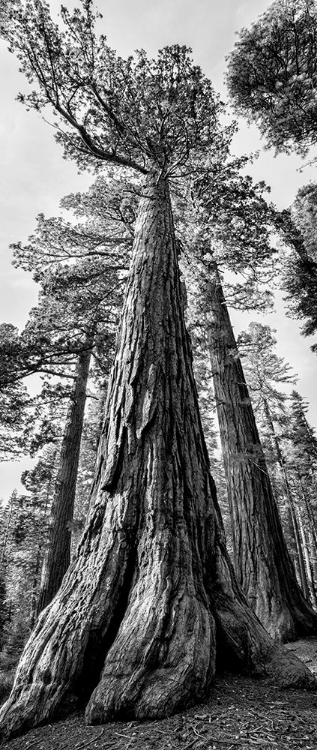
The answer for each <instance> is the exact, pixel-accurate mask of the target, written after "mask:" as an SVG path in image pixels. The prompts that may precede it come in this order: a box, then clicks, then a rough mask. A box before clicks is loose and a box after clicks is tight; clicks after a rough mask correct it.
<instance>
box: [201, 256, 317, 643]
mask: <svg viewBox="0 0 317 750" xmlns="http://www.w3.org/2000/svg"><path fill="white" fill-rule="evenodd" d="M204 304H205V307H206V315H207V318H206V319H207V330H208V341H209V349H210V357H211V363H212V370H213V381H214V389H215V398H216V407H217V414H218V420H219V426H220V436H221V444H222V450H223V456H224V464H225V471H226V477H227V483H228V498H229V505H230V514H231V519H232V531H233V548H234V559H235V569H236V575H237V577H238V580H239V581H240V583H241V586H242V588H243V590H244V592H245V594H246V596H247V598H248V601H249V603H250V604H251V606H252V608H253V610H254V612H255V613H256V614H257V616H258V617H259V619H260V620H261V622H262V624H263V625H264V627H265V628H266V630H267V631H268V632H269V633H270V634H271V635H272V637H273V638H276V639H278V640H280V641H284V642H285V641H290V640H294V639H296V638H297V637H299V636H303V635H307V634H313V633H314V632H316V629H317V613H315V612H314V611H313V610H312V609H311V607H310V606H309V604H308V602H307V601H306V600H305V598H304V596H303V594H302V592H301V590H300V588H299V586H298V583H297V580H296V575H295V570H294V568H293V564H292V561H291V558H290V556H289V553H288V550H287V547H286V544H285V540H284V537H283V532H282V527H281V522H280V518H279V514H278V509H277V506H276V502H275V499H274V496H273V492H272V487H271V483H270V478H269V475H268V471H267V467H266V462H265V458H264V454H263V450H262V446H261V443H260V439H259V434H258V430H257V426H256V422H255V418H254V413H253V409H252V405H251V401H250V397H249V393H248V389H247V385H246V383H245V379H244V375H243V370H242V365H241V361H240V358H239V354H238V350H237V345H236V341H235V338H234V334H233V330H232V326H231V322H230V318H229V314H228V310H227V307H226V303H225V299H224V295H223V290H222V286H221V281H220V277H219V273H218V270H217V267H216V264H215V263H211V264H210V267H209V275H208V278H207V279H206V281H205V288H204Z"/></svg>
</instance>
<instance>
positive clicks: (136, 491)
mask: <svg viewBox="0 0 317 750" xmlns="http://www.w3.org/2000/svg"><path fill="white" fill-rule="evenodd" d="M146 191H147V192H146V195H145V197H144V198H143V199H142V201H141V205H140V210H139V216H138V220H137V226H136V233H135V241H134V249H133V258H132V265H131V270H130V278H129V283H128V286H127V293H126V299H125V303H124V308H123V313H122V325H121V332H120V336H119V340H118V344H117V354H116V359H115V363H114V368H113V372H112V376H111V378H110V383H109V391H108V403H107V419H106V422H105V425H104V429H103V437H102V440H101V442H100V446H99V456H98V460H97V485H98V492H97V497H96V501H95V504H94V507H93V508H92V510H91V513H90V514H89V517H88V521H87V525H86V528H85V531H84V534H83V538H82V540H81V543H80V545H79V548H78V553H77V558H76V559H75V561H74V562H73V563H72V565H71V567H70V569H69V572H68V574H67V575H66V576H65V578H64V581H63V583H62V586H61V588H60V590H59V592H58V594H57V596H56V597H55V599H54V600H53V602H52V603H51V605H50V606H49V607H47V608H46V609H45V610H44V611H43V612H42V614H41V616H40V618H39V620H38V622H37V625H36V627H35V630H34V632H33V634H32V636H31V638H30V640H29V642H28V644H27V646H26V649H25V652H24V654H23V656H22V659H21V662H20V665H19V668H18V672H17V675H16V679H15V683H14V687H13V691H12V694H11V696H10V698H9V700H8V701H7V703H6V704H5V706H4V707H3V709H2V712H1V720H2V727H3V730H2V731H3V734H7V735H8V734H11V735H13V734H16V733H18V732H21V730H22V729H24V728H26V727H29V726H33V725H35V724H39V723H43V722H45V721H49V720H50V719H51V718H53V717H57V716H60V715H61V714H62V713H64V714H65V713H67V712H69V711H71V710H72V709H74V708H76V707H78V706H80V705H83V704H87V702H88V705H87V708H86V720H87V721H88V722H89V723H100V722H105V721H107V720H110V719H115V718H119V717H120V718H121V717H123V716H125V717H129V718H130V719H131V718H133V717H137V718H158V717H162V716H165V715H167V714H170V713H172V712H173V711H175V710H177V709H181V708H184V707H185V706H187V705H189V704H191V703H194V702H196V701H198V700H200V699H202V698H204V697H205V696H207V695H208V692H209V689H210V684H211V679H212V676H213V674H214V672H215V665H216V641H217V644H218V645H219V654H218V655H219V660H220V661H221V659H222V657H223V659H224V658H226V659H227V660H228V663H230V661H231V663H232V662H233V663H234V664H235V665H236V666H237V665H240V666H241V668H242V669H243V668H244V669H245V668H249V669H250V670H251V671H252V670H256V671H258V672H262V673H263V672H264V673H267V672H271V673H273V674H275V676H276V678H277V679H280V680H281V681H282V682H284V684H285V683H286V684H292V685H306V686H309V685H312V684H314V680H313V678H312V675H311V674H310V673H309V672H308V670H307V668H306V667H305V666H304V665H303V664H301V663H300V662H299V661H298V660H297V659H296V658H295V657H294V656H292V655H291V654H290V655H288V654H286V652H284V649H282V648H281V647H280V646H278V645H276V644H274V643H273V642H272V641H271V639H270V637H269V636H268V634H267V633H266V632H265V631H264V629H263V628H262V626H261V625H260V623H259V621H258V620H257V618H256V617H255V615H254V614H253V612H252V611H251V609H250V608H249V607H248V605H247V603H246V600H245V599H244V597H243V595H242V592H241V591H240V589H239V588H238V586H237V583H236V581H235V578H234V573H233V570H232V566H231V563H230V561H229V559H228V555H227V553H226V549H225V546H224V537H223V531H222V525H221V521H220V517H219V513H218V509H217V501H216V495H215V488H214V483H213V480H212V478H211V476H210V472H209V464H208V456H207V450H206V446H205V442H204V438H203V434H202V429H201V423H200V418H199V413H198V407H197V394H196V389H195V384H194V380H193V373H192V365H191V353H190V349H189V342H188V337H187V333H186V330H185V326H184V319H183V313H182V305H181V299H180V285H179V276H178V264H177V257H176V250H175V242H174V231H173V223H172V215H171V209H170V202H169V194H168V185H167V180H166V179H164V177H163V176H158V175H157V174H154V175H151V176H150V177H149V178H148V181H147V184H146ZM216 625H217V627H216Z"/></svg>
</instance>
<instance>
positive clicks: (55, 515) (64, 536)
mask: <svg viewBox="0 0 317 750" xmlns="http://www.w3.org/2000/svg"><path fill="white" fill-rule="evenodd" d="M92 343H93V335H92V334H89V335H88V336H87V339H86V342H85V344H86V346H85V349H84V350H83V351H82V352H81V353H80V354H79V355H78V362H77V367H76V372H75V383H74V388H73V392H72V395H71V401H70V406H69V409H68V414H67V417H66V425H65V429H64V435H63V439H62V446H61V453H60V458H59V468H58V472H57V477H56V481H55V489H54V497H53V506H52V519H51V528H50V535H49V542H48V545H49V547H48V551H47V554H46V556H45V558H44V562H43V569H42V578H41V587H40V596H39V602H38V612H41V610H42V609H44V607H46V606H47V604H49V603H50V601H52V599H53V597H54V596H55V594H56V592H57V591H58V589H59V587H60V585H61V582H62V580H63V577H64V575H65V573H66V571H67V568H68V566H69V563H70V550H71V535H72V521H73V515H74V502H75V494H76V483H77V473H78V463H79V454H80V444H81V436H82V431H83V423H84V413H85V403H86V392H87V381H88V374H89V365H90V360H91V352H92Z"/></svg>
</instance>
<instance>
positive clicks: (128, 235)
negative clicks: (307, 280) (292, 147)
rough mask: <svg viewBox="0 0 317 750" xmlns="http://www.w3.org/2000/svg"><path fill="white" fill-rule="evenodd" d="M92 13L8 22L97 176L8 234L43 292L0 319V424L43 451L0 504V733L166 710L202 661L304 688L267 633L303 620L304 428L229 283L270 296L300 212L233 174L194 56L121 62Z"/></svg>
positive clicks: (308, 546) (307, 538)
mask: <svg viewBox="0 0 317 750" xmlns="http://www.w3.org/2000/svg"><path fill="white" fill-rule="evenodd" d="M305 6H306V8H307V14H308V15H309V12H310V7H311V3H310V2H308V0H307V2H306V3H305ZM97 18H98V14H97V13H96V12H95V11H94V8H93V5H92V2H91V0H82V2H81V8H77V9H75V10H74V11H72V12H70V11H68V10H67V8H65V7H63V8H62V9H61V21H62V29H60V28H59V27H58V25H57V24H55V23H54V22H53V20H52V18H51V16H50V10H49V6H48V5H47V4H46V3H45V2H42V1H41V0H26V2H23V3H22V2H19V1H18V0H16V1H15V2H14V3H13V4H12V6H10V7H9V8H8V10H7V14H6V17H5V22H4V25H3V34H4V36H5V37H6V39H7V40H8V44H9V47H10V49H11V51H12V52H14V54H15V55H16V56H17V57H18V59H19V61H20V65H21V69H22V71H23V72H24V74H25V76H26V78H27V80H28V82H29V83H30V84H32V86H34V87H35V88H34V89H32V90H31V91H29V92H28V93H26V94H20V95H19V98H20V100H21V102H22V104H25V105H26V106H27V107H28V108H29V109H31V110H32V109H33V110H35V111H36V112H42V111H43V110H44V109H45V108H46V107H49V108H52V109H53V112H54V116H55V118H57V119H56V133H55V138H56V140H57V141H58V143H60V144H61V145H62V147H63V150H64V156H66V158H69V159H72V160H73V161H75V163H76V164H77V166H78V168H79V169H80V170H85V169H89V170H91V171H92V172H93V173H95V174H96V175H97V179H96V180H95V182H94V183H93V185H92V187H91V188H90V190H89V191H88V192H87V193H86V194H83V195H80V194H73V195H70V196H67V197H66V198H64V199H63V201H62V206H63V208H64V209H68V210H69V211H71V212H72V218H71V220H70V221H69V222H68V221H66V220H65V219H64V218H59V217H53V218H50V219H46V218H45V217H44V216H43V215H40V216H39V217H38V220H37V227H36V229H35V232H34V234H33V235H32V236H31V237H30V238H29V241H28V243H27V244H26V245H23V244H22V243H21V242H17V243H16V244H15V246H14V263H15V264H16V265H18V266H19V267H22V268H25V269H26V270H31V271H32V272H33V274H34V279H35V280H36V281H37V283H38V284H39V289H40V291H39V304H38V306H37V307H36V308H34V309H33V310H32V311H31V313H30V317H29V320H28V323H27V325H26V327H25V329H24V330H23V331H22V332H21V334H19V333H18V332H17V331H16V330H15V329H14V328H13V326H10V325H9V324H5V325H3V326H1V331H0V333H1V339H0V351H1V353H2V355H3V356H2V360H1V366H0V387H1V389H2V391H3V394H4V401H3V409H2V412H3V414H2V416H1V423H0V424H1V430H2V431H3V435H4V438H5V435H6V433H7V432H8V434H9V441H8V443H7V444H6V445H4V446H3V451H4V453H5V455H7V453H9V454H10V455H16V456H18V455H20V453H21V451H23V450H29V451H30V452H33V454H35V453H37V454H38V462H37V464H36V466H35V468H34V469H33V470H32V471H29V472H26V473H25V475H24V477H23V483H24V486H25V488H26V493H27V494H25V496H24V495H23V496H22V495H21V496H18V495H17V493H13V495H12V496H11V498H10V501H9V504H8V505H7V506H6V507H5V508H3V509H1V520H2V521H3V524H2V530H1V537H0V541H1V559H2V568H1V572H0V606H1V607H2V610H1V613H0V644H1V645H2V649H3V652H5V653H6V655H7V657H8V655H9V656H10V654H11V655H12V656H13V660H14V656H16V655H19V654H20V653H21V650H22V647H23V646H24V650H23V651H22V653H21V657H20V660H19V663H18V667H17V671H16V675H15V680H14V684H13V688H12V692H11V694H10V696H9V698H8V700H7V701H6V703H5V704H4V705H3V707H2V709H1V711H0V733H1V736H3V737H11V736H14V735H16V734H19V733H21V732H23V731H25V730H26V729H28V728H30V727H33V726H36V725H39V724H42V723H45V722H50V721H51V720H53V719H56V718H58V717H61V716H65V715H67V714H69V713H71V712H72V711H74V710H76V709H78V708H80V709H81V708H85V717H86V721H87V722H88V723H91V724H98V723H104V722H106V721H109V720H113V719H117V718H122V717H129V718H140V719H144V718H159V717H163V716H166V715H168V714H170V713H172V712H174V711H177V710H180V709H183V708H184V707H186V706H189V705H191V704H193V703H195V702H196V701H198V700H202V699H203V698H206V697H207V696H208V694H209V692H210V689H211V684H212V679H213V677H214V675H215V672H216V669H217V668H219V667H221V666H222V667H223V666H226V667H229V668H231V669H232V668H234V669H236V670H240V671H248V672H249V673H251V674H256V675H269V676H270V677H271V678H272V679H273V680H275V681H276V682H277V683H278V684H281V685H284V686H291V687H306V688H310V687H314V686H315V684H316V683H315V679H314V677H313V676H312V674H311V673H310V672H309V670H308V669H307V667H306V666H305V665H304V664H303V663H302V662H300V661H299V660H298V659H296V657H295V656H294V655H293V654H292V653H291V652H287V651H286V650H285V649H284V647H283V645H282V642H284V641H287V640H294V639H295V638H296V637H298V636H305V635H310V634H316V630H317V612H316V609H315V606H316V585H317V581H316V573H317V548H316V539H317V536H316V533H315V532H316V528H315V521H314V518H315V499H314V491H315V481H316V455H317V448H316V445H317V443H316V438H315V435H314V432H313V430H312V428H311V427H310V425H309V423H308V421H307V417H306V411H307V409H306V405H305V402H304V400H303V399H302V397H301V395H300V394H299V393H297V392H296V391H293V393H292V395H291V396H290V397H288V396H286V395H284V394H282V395H280V394H279V393H278V391H277V388H276V383H280V382H283V383H285V382H289V375H288V368H287V366H285V365H284V364H283V363H281V362H280V361H279V359H278V357H277V356H276V355H275V354H274V351H273V348H274V336H273V334H271V332H270V330H269V329H268V328H265V327H261V326H258V327H257V326H256V325H255V324H253V327H252V326H251V327H250V330H249V332H244V333H243V334H241V336H240V338H239V340H238V342H236V341H235V338H234V334H233V331H232V327H231V323H230V318H229V313H228V310H227V305H226V298H225V295H228V299H229V300H230V299H231V301H232V304H236V305H238V306H240V307H242V308H248V309H255V310H256V309H259V308H260V309H266V307H267V306H268V305H269V304H270V299H271V293H270V287H269V282H270V280H271V279H272V277H273V276H274V275H275V269H276V267H277V264H280V265H281V266H282V271H283V268H284V266H283V257H284V255H283V253H288V254H291V253H293V252H296V253H297V255H298V257H299V258H300V260H301V261H302V260H303V257H305V258H306V255H307V256H308V255H309V257H311V256H312V255H313V253H312V250H311V248H310V245H309V238H310V237H311V233H312V228H311V227H312V225H313V221H314V212H313V211H311V210H310V209H309V210H307V208H306V204H305V207H303V205H302V203H301V201H300V197H299V198H298V200H297V203H296V205H295V204H294V207H293V208H292V209H290V210H289V211H286V212H284V213H283V212H282V213H280V212H278V211H277V209H275V207H274V206H273V205H271V204H269V203H268V201H267V198H266V189H265V185H264V184H263V183H260V184H258V185H254V184H253V182H252V180H251V178H249V177H246V176H245V174H244V172H243V170H244V169H245V167H246V164H247V159H246V158H244V157H243V158H241V159H233V158H232V157H231V156H230V143H231V138H232V135H233V133H234V130H235V126H234V125H229V126H226V127H224V126H223V124H222V121H221V116H222V114H223V105H222V104H221V102H220V100H219V98H218V97H217V95H216V94H215V92H214V90H213V88H212V86H211V83H210V82H209V80H208V79H207V78H206V77H205V76H204V75H203V73H202V71H201V69H200V68H199V67H198V66H196V65H195V64H194V62H193V60H192V57H191V51H190V50H189V49H187V48H186V47H184V46H179V45H174V46H170V47H165V48H164V49H163V50H161V51H160V52H159V53H158V56H157V59H156V60H153V59H149V58H148V57H147V55H146V53H145V52H144V51H143V50H142V51H139V52H137V53H136V54H135V56H134V57H130V58H128V59H127V60H124V59H122V58H120V57H119V56H118V55H117V54H116V53H115V52H114V51H113V50H112V49H111V48H110V47H109V46H108V44H107V41H106V38H105V37H104V36H103V35H101V36H97V34H96V31H95V24H96V20H97ZM305 18H306V16H305ZM309 19H310V15H309ZM293 20H294V19H293ZM295 20H296V19H295ZM294 23H295V22H294ZM295 26H296V24H295ZM296 32H297V26H296ZM307 44H308V45H310V44H311V39H310V37H309V41H308V42H307ZM309 49H310V46H309ZM287 138H289V136H287ZM301 211H302V213H304V218H303V217H302V214H300V212H301ZM309 211H310V213H309ZM296 212H297V213H296ZM299 214H300V215H301V218H299ZM308 214H309V219H308ZM312 214H313V215H312ZM309 221H311V223H310V224H309ZM305 222H306V223H305ZM304 225H305V226H304ZM308 225H309V226H308ZM307 227H308V228H307ZM277 234H278V235H279V238H280V244H281V245H283V250H282V251H281V256H280V257H281V258H282V260H281V261H280V260H277V256H278V250H277V247H276V242H275V241H274V238H273V235H274V237H275V236H276V235H277ZM299 248H300V250H299ZM286 265H287V264H286V263H285V266H286ZM289 268H290V264H289V265H288V269H289ZM228 272H230V273H231V274H234V275H235V280H234V282H233V283H230V284H229V283H226V279H225V277H226V273H228ZM282 275H283V273H282V272H281V276H282ZM223 276H224V279H223ZM294 278H295V276H294V274H293V276H292V279H293V280H294ZM282 283H283V284H284V286H285V288H286V289H291V283H292V281H290V280H289V276H288V271H286V272H284V277H283V282H282ZM295 314H299V313H298V309H297V310H296V311H295ZM304 314H306V308H305V311H304ZM189 332H190V333H189ZM190 334H191V337H192V338H190ZM261 346H262V349H261ZM264 352H265V356H264ZM266 355H267V356H266ZM244 361H245V375H244V373H243V369H242V364H243V363H244ZM265 365H267V367H266V369H265ZM261 367H262V370H261ZM35 373H38V374H41V377H42V388H41V392H40V393H39V395H38V396H36V397H34V398H33V399H31V398H30V397H29V396H28V393H27V389H26V387H25V383H26V382H27V378H28V377H29V376H31V375H33V374H35ZM194 373H196V376H197V384H196V381H195V374H194ZM248 376H249V380H248ZM257 378H258V379H257ZM247 383H249V388H248V385H247ZM272 383H273V385H272ZM106 390H107V395H106ZM13 404H14V409H15V411H12V405H13ZM87 404H89V406H88V408H87ZM215 411H217V414H218V420H219V428H220V437H221V444H222V453H223V468H221V466H220V459H218V458H217V457H215V455H213V451H214V449H215V447H216V446H217V436H216V430H215V424H214V421H213V416H214V413H215ZM27 414H29V415H30V414H31V415H32V417H31V418H30V416H26V415H27ZM256 420H257V421H258V426H257V423H256ZM1 434H2V433H1V432H0V435H1ZM205 434H206V438H207V439H206V438H205ZM3 442H4V443H5V440H4V441H3ZM0 445H1V443H0ZM212 471H214V474H215V479H216V482H217V485H218V488H219V489H220V494H221V495H226V497H227V498H228V502H226V498H225V497H221V499H220V500H221V501H220V503H219V500H218V497H217V490H216V484H215V479H214V477H213V476H212ZM220 507H221V510H222V511H223V513H224V516H225V523H226V529H227V528H228V544H227V540H226V534H225V531H224V523H223V520H222V515H221V511H220ZM285 508H286V511H285ZM229 516H230V517H231V524H232V533H231V534H230V531H229V523H228V518H227V517H229ZM30 519H31V522H30ZM81 531H82V534H80V533H79V532H81ZM77 543H78V546H77V548H76V544H77ZM230 549H231V550H232V558H233V559H232V560H231V557H230V554H229V551H228V550H230Z"/></svg>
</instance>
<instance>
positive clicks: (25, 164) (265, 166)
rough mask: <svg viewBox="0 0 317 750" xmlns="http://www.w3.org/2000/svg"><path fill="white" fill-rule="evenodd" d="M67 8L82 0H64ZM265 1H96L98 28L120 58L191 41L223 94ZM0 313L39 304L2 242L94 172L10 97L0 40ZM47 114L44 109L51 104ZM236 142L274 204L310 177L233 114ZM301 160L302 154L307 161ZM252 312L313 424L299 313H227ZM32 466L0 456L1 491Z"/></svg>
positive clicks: (12, 76)
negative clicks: (243, 33)
mask: <svg viewBox="0 0 317 750" xmlns="http://www.w3.org/2000/svg"><path fill="white" fill-rule="evenodd" d="M63 4H64V5H66V6H67V7H69V8H73V7H74V6H75V5H77V4H79V3H76V2H73V0H63ZM50 5H51V8H52V13H53V15H54V17H55V18H56V17H57V13H58V11H59V7H60V2H57V0H50ZM269 5H270V2H268V1H267V0H244V1H243V2H239V1H237V0H221V3H219V0H133V1H132V0H99V2H98V0H97V6H98V9H99V10H100V11H101V13H102V14H103V16H104V18H103V20H102V21H101V22H100V26H99V28H100V30H101V31H102V32H103V33H106V34H107V37H108V43H109V45H110V46H111V47H113V48H115V49H116V50H117V51H118V53H119V54H120V55H121V56H123V57H126V56H128V55H130V54H133V51H134V50H135V49H140V48H143V49H145V50H146V51H147V53H148V54H149V55H150V56H153V57H154V56H155V55H156V52H157V50H158V49H159V48H161V47H164V46H165V45H167V44H174V43H178V44H186V45H188V46H190V47H192V49H193V55H194V59H195V62H196V63H197V64H199V65H200V66H201V67H202V69H203V72H204V73H205V75H207V76H209V77H210V79H211V81H212V83H213V86H214V88H215V90H216V91H218V92H220V94H221V96H222V97H223V98H224V99H225V97H226V92H225V87H224V83H223V78H224V71H225V69H226V62H225V56H226V55H228V54H229V53H230V51H231V50H232V48H233V45H234V41H235V32H236V31H239V30H240V29H241V27H243V26H249V25H250V24H251V23H252V21H255V20H256V19H257V17H258V16H259V15H260V14H261V13H263V12H264V11H265V10H266V9H267V8H268V7H269ZM0 88H1V95H0V101H1V117H0V142H1V144H2V149H1V153H0V174H1V179H0V217H1V221H0V274H1V276H0V322H10V323H13V324H14V325H17V326H18V327H19V328H22V327H23V326H24V324H25V322H26V319H27V315H28V312H29V310H30V308H31V307H32V306H34V305H35V304H36V300H37V289H36V285H35V284H34V283H33V282H32V279H31V277H30V275H29V274H26V273H25V272H23V271H19V270H17V269H14V268H13V267H12V265H11V252H10V250H9V249H8V247H9V244H10V243H12V242H17V241H18V240H21V241H26V239H27V237H28V235H29V234H31V233H32V231H33V229H34V227H35V217H36V215H37V214H38V213H39V212H43V213H44V214H46V216H52V215H56V214H58V212H59V201H60V198H62V197H63V196H64V195H67V193H70V192H74V191H82V190H86V189H87V188H88V187H89V185H90V183H91V181H92V179H93V178H92V176H91V175H89V174H85V175H78V174H77V170H76V167H75V165H74V164H72V163H71V162H67V161H65V160H63V158H62V150H61V148H60V147H59V146H58V145H57V144H56V143H55V141H54V139H53V130H52V128H51V127H50V126H49V125H48V124H47V123H46V122H44V121H43V119H42V117H41V116H40V115H37V114H36V113H34V112H29V113H28V112H26V109H25V108H24V107H23V106H22V105H21V104H19V103H18V102H16V101H15V97H16V94H17V93H18V91H26V90H27V84H26V82H25V79H24V76H23V75H22V74H21V73H19V71H18V62H17V60H16V59H15V58H14V56H13V55H12V54H9V52H8V51H7V49H6V45H5V43H4V42H3V41H2V40H1V41H0ZM47 116H48V119H49V113H48V115H47ZM240 125H241V129H240V132H239V135H238V136H237V137H236V138H235V141H234V147H235V152H236V153H237V154H241V153H250V152H254V151H255V150H257V149H261V153H260V156H259V158H258V159H257V160H256V162H255V163H254V165H253V166H252V167H250V169H249V170H248V171H249V172H250V173H251V174H252V175H253V176H254V178H255V179H256V180H262V179H264V180H265V181H266V182H267V183H268V184H269V185H271V188H272V192H271V198H272V200H273V201H274V202H275V203H276V204H277V205H278V207H279V208H284V207H287V206H289V205H290V203H292V201H293V200H294V198H295V194H296V192H297V190H298V188H299V187H300V186H301V185H304V184H307V183H308V182H309V181H310V180H316V179H317V174H316V168H315V167H306V168H305V169H304V170H303V171H302V172H300V171H299V169H300V167H301V166H302V164H303V163H302V161H301V160H300V158H299V157H294V156H278V157H277V158H274V154H273V152H271V151H264V150H263V143H262V142H261V141H260V139H259V133H258V131H257V129H256V128H254V127H252V128H249V127H248V126H247V125H246V123H245V121H241V123H240ZM304 163H305V162H304ZM253 319H257V320H260V322H266V323H268V324H269V325H271V326H273V327H274V328H276V329H277V332H278V333H277V336H278V353H279V354H280V355H281V356H283V357H285V358H286V359H287V361H288V362H289V363H290V364H291V365H292V366H293V367H294V370H295V371H296V372H297V373H298V374H299V376H300V379H299V382H298V384H297V389H298V390H299V391H300V393H301V394H302V395H303V396H305V397H306V398H308V399H309V401H310V411H309V418H310V421H311V423H312V424H313V425H314V426H317V398H316V387H315V384H316V376H315V373H316V366H317V361H316V355H313V354H312V353H311V351H310V346H311V344H312V343H313V339H304V338H303V337H301V336H300V333H299V328H300V327H299V325H298V323H297V322H296V321H292V320H290V319H289V318H285V315H284V312H283V305H282V302H281V301H279V302H278V312H277V314H275V315H270V316H266V317H265V319H264V317H263V316H262V317H259V316H255V315H254V314H250V313H249V314H244V315H243V316H242V315H241V314H239V315H238V314H236V313H235V314H234V315H233V320H234V324H235V330H236V332H238V330H240V329H241V328H245V327H246V326H247V325H248V323H249V322H250V321H251V320H253ZM28 465H30V461H29V460H25V461H23V462H21V464H20V465H19V464H17V463H15V464H11V463H3V464H0V497H6V496H7V495H8V493H10V492H11V491H12V489H13V488H14V487H15V486H19V484H18V480H19V475H20V473H21V470H22V469H24V468H26V467H27V466H28Z"/></svg>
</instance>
